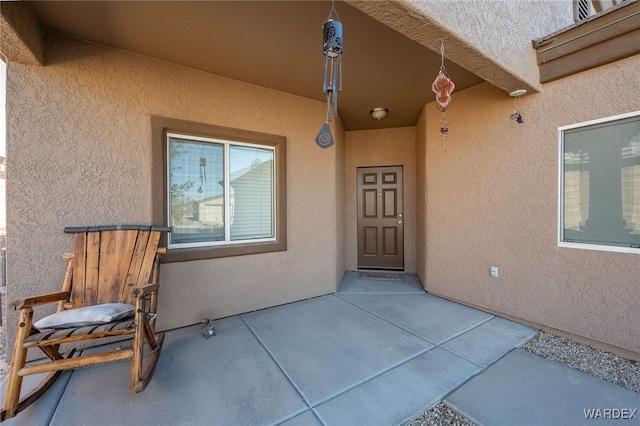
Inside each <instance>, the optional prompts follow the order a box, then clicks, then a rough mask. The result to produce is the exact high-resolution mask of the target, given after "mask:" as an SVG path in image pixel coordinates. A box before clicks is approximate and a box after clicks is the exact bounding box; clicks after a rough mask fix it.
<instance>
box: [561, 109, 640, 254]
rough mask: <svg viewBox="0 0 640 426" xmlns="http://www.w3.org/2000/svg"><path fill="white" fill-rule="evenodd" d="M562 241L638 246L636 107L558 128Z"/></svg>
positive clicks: (611, 247) (639, 127)
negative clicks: (630, 111)
mask: <svg viewBox="0 0 640 426" xmlns="http://www.w3.org/2000/svg"><path fill="white" fill-rule="evenodd" d="M558 130H559V138H560V150H559V152H560V161H559V164H560V176H559V177H560V179H559V182H560V190H559V197H560V208H559V213H560V218H559V241H560V245H561V246H570V247H577V248H589V249H596V250H607V251H627V252H634V253H636V252H639V250H638V249H640V111H637V112H634V113H630V114H624V115H620V116H616V117H610V118H605V119H601V120H594V121H591V122H586V123H580V124H575V125H571V126H565V127H561V128H559V129H558Z"/></svg>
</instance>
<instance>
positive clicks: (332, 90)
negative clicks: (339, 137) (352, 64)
mask: <svg viewBox="0 0 640 426" xmlns="http://www.w3.org/2000/svg"><path fill="white" fill-rule="evenodd" d="M334 15H335V19H334ZM322 30H323V34H324V35H323V39H322V49H323V51H324V85H323V89H322V93H324V94H325V95H326V96H327V120H326V122H325V124H324V125H323V126H322V128H321V129H320V132H319V133H318V136H317V137H316V143H317V144H318V146H320V148H328V147H330V146H331V145H333V135H332V134H331V128H330V127H329V122H330V121H331V120H333V119H334V118H337V117H338V92H341V91H342V45H343V38H342V23H341V22H340V20H339V18H338V12H336V8H335V4H334V1H333V0H332V1H331V10H329V16H328V18H327V22H325V23H324V25H323V27H322Z"/></svg>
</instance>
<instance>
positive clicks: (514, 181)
mask: <svg viewBox="0 0 640 426" xmlns="http://www.w3.org/2000/svg"><path fill="white" fill-rule="evenodd" d="M638 75H640V56H638V55H636V56H635V57H631V58H628V59H625V60H621V61H618V62H615V63H612V64H609V65H607V66H602V67H599V68H596V69H593V70H590V71H586V72H583V73H580V74H578V75H575V76H572V77H569V78H565V79H561V80H558V81H556V82H553V83H549V84H546V85H545V86H544V90H543V92H542V93H540V94H536V95H532V96H528V97H526V98H523V99H521V100H520V110H521V112H522V114H523V117H524V124H521V125H518V124H517V123H516V122H515V121H513V120H510V119H509V115H510V114H511V113H512V112H513V109H514V100H513V99H511V98H509V96H507V95H506V94H505V93H504V92H502V91H500V90H498V89H496V88H495V87H493V86H491V85H489V84H482V85H480V86H477V87H475V88H472V89H470V90H466V91H464V92H461V93H458V94H457V95H455V97H454V99H453V101H452V103H451V105H450V107H449V110H448V111H447V119H448V120H449V139H448V141H447V152H446V153H445V152H444V151H443V149H442V147H441V146H440V136H439V132H438V129H439V122H438V120H439V118H440V114H439V112H438V111H437V109H436V107H435V105H434V104H429V105H427V106H426V123H427V126H426V132H427V136H426V139H427V145H426V163H425V165H426V170H427V175H428V176H427V183H428V185H426V192H427V195H426V199H427V203H426V209H427V217H426V220H427V230H426V243H425V244H424V245H425V248H424V250H426V252H427V261H426V267H425V268H424V270H422V271H420V275H421V277H423V276H424V277H425V280H423V283H424V284H425V286H426V289H427V290H428V291H431V292H433V293H436V294H440V295H444V296H446V297H449V298H452V299H455V300H459V301H463V302H465V303H469V304H472V305H476V306H479V307H482V308H487V309H490V310H493V311H496V312H499V313H504V314H506V315H509V316H512V317H515V318H520V319H524V320H526V321H530V322H532V323H536V324H541V325H544V326H546V327H550V328H554V329H558V330H560V331H563V332H567V333H572V334H574V335H577V336H581V337H584V338H587V339H593V340H595V341H599V342H604V343H606V344H610V345H613V346H616V347H619V348H623V349H626V350H629V351H635V352H636V353H640V338H639V337H638V324H640V309H638V306H640V292H639V291H638V271H640V256H638V255H637V254H624V253H610V252H599V251H590V250H577V249H569V248H558V247H557V238H558V236H557V220H558V217H557V212H558V133H557V128H558V127H559V126H563V125H568V124H573V123H579V122H583V121H587V120H591V119H596V118H601V117H607V116H613V115H617V114H621V113H626V112H630V111H635V110H639V109H640V86H638V84H637V82H636V78H637V76H638ZM612 94H614V95H612ZM419 151H420V150H418V152H419ZM423 160H424V159H420V158H419V159H418V163H420V162H421V161H423ZM418 169H419V170H422V168H421V166H418ZM421 174H423V172H421ZM420 185H421V184H419V185H418V187H420ZM419 208H420V206H419ZM422 238H424V235H422ZM422 243H423V241H420V242H419V244H422ZM492 265H495V266H498V267H499V277H498V278H492V277H490V273H489V268H490V266H492Z"/></svg>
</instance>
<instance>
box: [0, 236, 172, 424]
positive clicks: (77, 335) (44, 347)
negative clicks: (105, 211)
mask: <svg viewBox="0 0 640 426" xmlns="http://www.w3.org/2000/svg"><path fill="white" fill-rule="evenodd" d="M169 230H170V228H166V227H159V226H153V227H151V226H139V225H122V226H101V227H90V228H87V227H85V228H65V230H64V231H65V232H66V233H71V234H73V244H74V252H73V253H65V254H64V255H63V258H64V259H66V260H68V261H69V263H68V265H67V272H66V275H65V278H64V282H63V285H62V291H61V292H59V293H51V294H45V295H41V296H36V297H29V298H26V299H19V300H15V301H13V302H11V304H10V306H11V307H12V308H13V309H15V310H18V309H20V310H21V312H20V318H19V320H18V331H17V334H16V341H15V346H14V348H13V356H12V359H11V366H10V372H9V378H8V381H7V391H6V396H5V400H4V409H3V410H2V411H0V421H3V420H5V419H9V418H11V417H14V416H15V415H16V414H18V413H19V412H20V411H22V410H24V409H25V408H26V407H28V406H29V405H31V404H32V403H33V402H34V401H36V400H37V399H38V398H39V397H40V396H41V395H42V394H43V393H44V392H45V391H46V390H47V389H48V388H49V387H50V386H51V385H52V384H53V382H54V381H55V380H56V379H57V378H58V377H59V376H60V375H61V374H62V371H63V370H66V369H71V368H76V367H84V366H89V365H94V364H101V363H106V362H113V361H118V360H122V359H127V358H131V359H132V365H131V385H130V389H131V391H132V392H142V391H143V390H144V389H145V387H146V385H147V384H148V383H149V380H150V379H151V376H152V374H153V370H154V368H155V365H156V361H157V359H158V355H159V353H160V349H161V347H162V341H163V339H164V333H160V334H158V335H157V336H156V333H155V324H156V322H155V318H156V309H157V305H158V287H159V285H158V279H159V272H160V271H159V269H160V254H164V253H165V252H166V249H165V248H158V243H159V240H160V235H161V233H162V232H168V231H169ZM54 302H57V303H58V309H57V313H56V314H54V315H52V316H50V317H48V318H47V320H46V321H48V320H50V319H51V320H52V321H53V322H55V319H56V318H59V317H60V316H68V315H72V316H73V315H77V314H78V313H80V312H85V313H86V311H87V310H89V311H95V310H96V309H97V310H102V311H104V308H105V307H110V306H116V305H104V304H110V303H121V304H128V305H133V306H134V307H135V309H134V308H133V307H131V306H128V307H127V308H126V309H124V310H125V311H127V310H128V312H125V313H124V315H127V313H129V315H130V316H128V317H126V318H124V319H120V320H113V319H112V318H111V317H108V316H107V319H105V316H104V315H103V317H102V318H101V321H102V323H100V321H96V318H91V315H92V312H88V313H87V316H86V317H85V318H82V320H83V321H80V322H78V321H75V322H74V321H71V322H70V323H68V324H66V325H65V324H64V320H63V321H62V322H63V323H62V324H54V326H55V327H56V328H51V329H49V328H45V327H42V326H41V328H42V329H37V328H36V326H34V324H33V322H32V317H33V307H34V306H37V305H42V304H47V303H54ZM117 306H118V307H121V306H122V305H117ZM125 306H126V305H125ZM88 307H94V308H88ZM78 308H82V309H80V310H78ZM121 316H122V314H121ZM67 320H68V319H67ZM43 321H45V320H43ZM107 321H109V322H107ZM105 322H106V323H105ZM87 324H89V325H87ZM49 326H50V325H49ZM67 326H68V328H66V327H67ZM124 335H133V348H132V349H124V350H118V351H113V352H107V353H99V354H93V355H83V356H76V357H74V356H73V355H74V352H75V350H76V349H75V348H73V349H71V350H69V351H68V352H67V355H66V357H65V356H63V355H62V354H61V353H60V345H61V344H65V343H73V342H78V341H84V340H89V339H99V338H104V337H112V336H124ZM145 341H146V342H147V345H148V347H149V350H150V351H151V354H150V356H149V360H148V362H147V367H146V369H145V370H144V371H143V365H142V364H143V355H144V354H143V349H144V342H145ZM33 348H39V349H40V350H41V351H42V352H44V354H45V355H46V356H47V357H48V358H49V360H47V361H46V362H35V363H29V364H28V365H25V364H26V359H27V351H28V350H29V349H33ZM44 372H50V373H49V375H48V376H47V377H46V378H45V379H44V380H43V381H42V382H41V383H40V384H39V385H38V386H37V387H36V388H35V389H34V390H33V391H31V392H30V393H29V394H28V395H26V396H25V397H24V398H23V399H22V400H20V390H21V387H22V378H23V376H27V375H30V374H38V373H44Z"/></svg>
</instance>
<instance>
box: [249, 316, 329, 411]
mask: <svg viewBox="0 0 640 426" xmlns="http://www.w3.org/2000/svg"><path fill="white" fill-rule="evenodd" d="M238 318H239V319H240V321H242V323H243V324H244V325H245V327H247V328H248V329H249V331H250V332H251V334H252V335H253V337H255V338H256V340H257V341H258V343H260V346H262V348H263V349H264V350H265V351H266V352H267V354H268V355H269V357H270V358H271V359H272V360H273V362H274V363H275V364H276V365H277V366H278V369H279V370H280V371H281V372H282V374H283V375H284V377H286V379H287V381H288V382H289V384H290V385H291V386H292V387H293V388H294V389H295V390H296V392H297V393H298V395H299V396H300V398H301V399H302V400H303V401H304V403H305V404H306V405H307V408H306V409H304V408H303V409H300V410H298V411H295V412H293V413H291V415H289V416H288V417H286V418H284V419H281V421H280V422H279V423H283V422H286V421H287V420H291V419H293V418H294V417H297V416H299V415H300V414H302V413H304V412H306V411H309V409H311V408H312V406H311V404H310V403H309V400H308V399H307V398H306V397H305V396H304V393H303V392H302V390H301V389H300V388H299V387H298V385H297V384H296V383H295V382H294V381H293V379H292V378H291V376H290V375H289V373H287V371H286V370H285V369H284V367H283V366H282V364H280V362H279V361H278V360H277V359H276V357H275V355H274V354H273V353H272V352H271V351H270V350H269V348H268V347H267V345H266V344H265V343H264V342H263V341H262V339H261V338H260V336H258V335H257V334H256V332H255V331H254V330H253V328H251V326H250V325H249V323H247V321H245V319H244V318H243V317H242V315H238ZM314 414H315V413H314ZM316 417H317V415H316Z"/></svg>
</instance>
